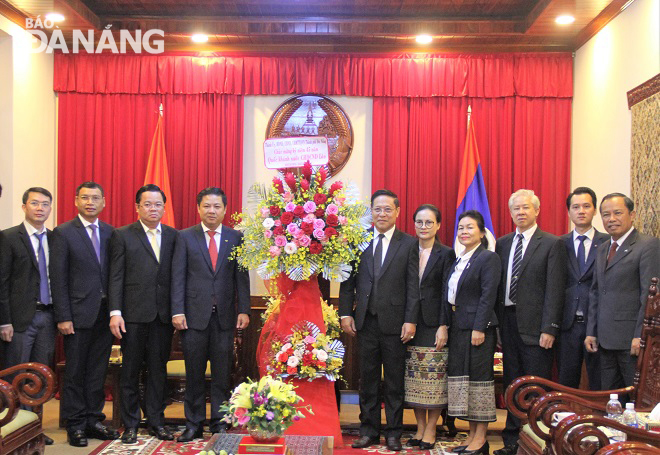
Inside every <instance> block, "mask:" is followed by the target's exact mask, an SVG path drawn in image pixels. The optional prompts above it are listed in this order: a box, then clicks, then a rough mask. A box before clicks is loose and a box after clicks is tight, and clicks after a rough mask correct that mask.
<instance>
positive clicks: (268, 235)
mask: <svg viewBox="0 0 660 455" xmlns="http://www.w3.org/2000/svg"><path fill="white" fill-rule="evenodd" d="M272 236H273V231H270V230H265V231H264V238H265V239H269V238H271V237H272Z"/></svg>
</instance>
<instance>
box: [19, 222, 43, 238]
mask: <svg viewBox="0 0 660 455" xmlns="http://www.w3.org/2000/svg"><path fill="white" fill-rule="evenodd" d="M23 226H25V230H26V231H27V233H28V236H30V237H31V236H33V235H34V234H43V233H44V232H46V231H47V229H46V226H44V227H43V229H42V230H41V231H37V228H35V227H34V226H32V225H31V224H30V223H28V222H27V220H26V221H23Z"/></svg>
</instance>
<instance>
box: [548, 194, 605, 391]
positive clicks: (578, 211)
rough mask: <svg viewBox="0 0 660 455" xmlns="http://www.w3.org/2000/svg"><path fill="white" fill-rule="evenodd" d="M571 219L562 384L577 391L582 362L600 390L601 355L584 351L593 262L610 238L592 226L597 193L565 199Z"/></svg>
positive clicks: (561, 352) (559, 357) (559, 343)
mask: <svg viewBox="0 0 660 455" xmlns="http://www.w3.org/2000/svg"><path fill="white" fill-rule="evenodd" d="M566 207H567V208H568V217H569V218H570V219H571V222H572V223H573V224H574V225H575V229H574V230H573V231H572V232H569V233H568V234H564V235H563V236H562V237H561V238H562V240H563V241H564V243H565V245H566V256H567V258H568V267H567V272H568V274H567V279H566V294H565V299H564V317H563V320H562V323H561V333H560V335H559V338H558V339H557V348H558V352H557V364H558V365H559V382H560V383H561V384H563V385H565V386H568V387H573V388H578V387H579V386H580V377H581V376H582V361H583V360H584V361H585V362H586V364H587V377H588V378H589V388H590V389H591V390H600V388H601V387H600V364H599V362H598V354H597V353H590V352H588V351H587V350H586V348H585V347H584V339H585V337H586V335H587V313H588V310H589V289H590V288H591V282H592V279H593V274H594V259H595V258H596V254H597V253H598V251H599V249H598V248H599V247H600V246H601V245H602V244H603V243H605V242H607V241H608V240H609V238H610V237H609V236H608V235H607V234H604V233H602V232H598V231H597V230H596V229H595V228H594V227H593V225H592V220H593V218H594V215H595V214H596V193H594V191H593V190H592V189H591V188H586V187H579V188H576V189H575V190H573V192H572V193H571V194H569V195H568V198H567V199H566Z"/></svg>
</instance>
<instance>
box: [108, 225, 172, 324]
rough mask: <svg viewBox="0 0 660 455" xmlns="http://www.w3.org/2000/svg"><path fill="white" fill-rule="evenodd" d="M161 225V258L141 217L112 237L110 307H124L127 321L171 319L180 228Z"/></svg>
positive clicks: (123, 311) (110, 308)
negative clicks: (173, 280)
mask: <svg viewBox="0 0 660 455" xmlns="http://www.w3.org/2000/svg"><path fill="white" fill-rule="evenodd" d="M160 226H161V236H160V262H159V261H158V259H156V254H155V253H154V250H153V248H152V247H151V243H150V242H149V237H148V236H147V233H146V232H145V231H144V228H143V227H142V223H140V221H136V222H135V223H132V224H129V225H127V226H123V227H121V228H119V229H115V231H114V232H113V233H112V237H111V238H110V284H109V285H108V303H109V311H115V310H119V311H121V314H122V317H123V318H124V320H125V321H126V322H133V323H146V322H151V321H153V320H154V319H156V317H158V318H159V319H160V321H161V322H163V323H166V324H170V323H171V322H172V313H171V301H170V284H171V279H172V256H173V255H174V246H175V245H176V236H177V231H176V229H174V228H172V227H170V226H166V225H164V224H161V225H160Z"/></svg>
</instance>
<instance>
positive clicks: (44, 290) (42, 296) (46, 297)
mask: <svg viewBox="0 0 660 455" xmlns="http://www.w3.org/2000/svg"><path fill="white" fill-rule="evenodd" d="M34 235H35V236H37V239H38V240H39V249H38V251H37V262H39V300H41V303H43V304H44V305H48V304H50V287H49V285H48V264H46V252H45V251H44V244H43V238H44V235H46V231H44V232H42V233H41V234H36V233H35V234H34Z"/></svg>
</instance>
